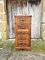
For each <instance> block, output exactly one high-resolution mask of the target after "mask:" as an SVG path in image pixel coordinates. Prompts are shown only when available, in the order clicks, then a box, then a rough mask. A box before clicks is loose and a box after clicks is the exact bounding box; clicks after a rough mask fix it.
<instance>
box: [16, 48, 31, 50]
mask: <svg viewBox="0 0 45 60" xmlns="http://www.w3.org/2000/svg"><path fill="white" fill-rule="evenodd" d="M15 48H16V50H31V47H15Z"/></svg>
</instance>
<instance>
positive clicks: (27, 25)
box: [16, 23, 31, 29]
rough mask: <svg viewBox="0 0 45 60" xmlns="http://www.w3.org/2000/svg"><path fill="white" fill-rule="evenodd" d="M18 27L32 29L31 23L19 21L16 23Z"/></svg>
mask: <svg viewBox="0 0 45 60" xmlns="http://www.w3.org/2000/svg"><path fill="white" fill-rule="evenodd" d="M16 29H31V24H29V23H18V24H16Z"/></svg>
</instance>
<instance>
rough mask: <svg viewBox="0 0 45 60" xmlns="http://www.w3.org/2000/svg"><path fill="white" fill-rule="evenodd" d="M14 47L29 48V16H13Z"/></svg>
mask: <svg viewBox="0 0 45 60" xmlns="http://www.w3.org/2000/svg"><path fill="white" fill-rule="evenodd" d="M15 20H16V21H15V23H16V24H15V26H16V31H15V33H16V49H17V50H18V49H21V50H22V49H24V50H25V49H29V48H31V16H15Z"/></svg>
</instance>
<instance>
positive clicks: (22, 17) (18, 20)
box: [15, 16, 31, 24]
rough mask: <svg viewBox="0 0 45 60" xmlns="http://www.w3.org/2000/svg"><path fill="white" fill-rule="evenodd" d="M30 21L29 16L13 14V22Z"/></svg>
mask: <svg viewBox="0 0 45 60" xmlns="http://www.w3.org/2000/svg"><path fill="white" fill-rule="evenodd" d="M23 22H24V23H25V22H26V23H31V16H15V23H16V24H18V23H23Z"/></svg>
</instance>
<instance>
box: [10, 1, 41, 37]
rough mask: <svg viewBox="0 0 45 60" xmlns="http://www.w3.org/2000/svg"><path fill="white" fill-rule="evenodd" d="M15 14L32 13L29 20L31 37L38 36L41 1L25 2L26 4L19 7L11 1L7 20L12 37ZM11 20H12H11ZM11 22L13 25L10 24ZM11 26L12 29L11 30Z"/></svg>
mask: <svg viewBox="0 0 45 60" xmlns="http://www.w3.org/2000/svg"><path fill="white" fill-rule="evenodd" d="M17 15H25V16H26V15H28V16H30V15H32V20H31V37H32V38H40V31H41V30H40V27H41V3H40V4H39V5H33V6H31V5H30V4H28V3H27V6H25V5H24V6H23V7H21V6H20V7H19V6H16V5H15V2H12V9H11V11H10V13H9V22H10V24H11V25H10V27H11V28H10V29H9V30H10V33H9V35H10V37H14V35H15V33H14V26H15V25H14V16H17ZM12 21H13V22H12ZM12 24H13V26H12ZM12 27H13V30H12Z"/></svg>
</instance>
